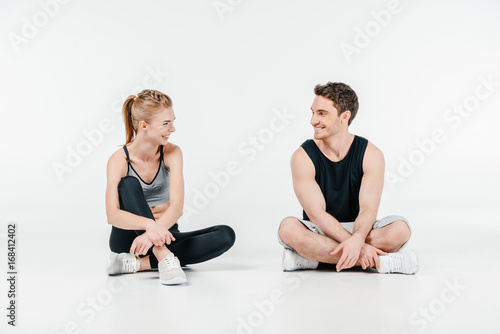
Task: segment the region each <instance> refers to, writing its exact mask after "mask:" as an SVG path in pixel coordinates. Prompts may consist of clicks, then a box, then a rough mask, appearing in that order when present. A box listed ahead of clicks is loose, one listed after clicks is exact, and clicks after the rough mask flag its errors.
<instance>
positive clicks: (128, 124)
mask: <svg viewBox="0 0 500 334" xmlns="http://www.w3.org/2000/svg"><path fill="white" fill-rule="evenodd" d="M135 99H136V96H135V95H130V96H129V97H128V98H127V99H126V100H125V103H124V104H123V110H122V112H123V121H124V122H125V134H126V138H127V139H126V142H125V145H127V144H128V143H130V142H131V141H132V139H134V136H135V133H136V130H135V129H134V123H133V121H132V106H133V105H134V100H135Z"/></svg>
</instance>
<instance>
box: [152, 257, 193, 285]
mask: <svg viewBox="0 0 500 334" xmlns="http://www.w3.org/2000/svg"><path fill="white" fill-rule="evenodd" d="M158 272H159V273H160V283H161V284H165V285H175V284H182V283H186V282H187V279H186V274H184V271H183V270H182V268H181V264H180V262H179V259H178V258H177V257H175V256H174V253H170V254H168V255H167V256H165V258H164V259H163V260H161V261H160V262H159V263H158Z"/></svg>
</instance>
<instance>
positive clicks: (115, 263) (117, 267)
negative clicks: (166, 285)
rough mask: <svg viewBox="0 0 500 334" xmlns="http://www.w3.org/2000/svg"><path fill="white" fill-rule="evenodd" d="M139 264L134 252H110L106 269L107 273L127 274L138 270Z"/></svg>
mask: <svg viewBox="0 0 500 334" xmlns="http://www.w3.org/2000/svg"><path fill="white" fill-rule="evenodd" d="M140 265H141V263H140V262H139V260H138V259H137V257H136V256H135V255H134V254H130V253H120V254H118V253H113V252H111V254H110V255H109V258H108V263H107V265H106V269H107V271H108V275H118V274H129V273H135V272H137V271H139V267H140Z"/></svg>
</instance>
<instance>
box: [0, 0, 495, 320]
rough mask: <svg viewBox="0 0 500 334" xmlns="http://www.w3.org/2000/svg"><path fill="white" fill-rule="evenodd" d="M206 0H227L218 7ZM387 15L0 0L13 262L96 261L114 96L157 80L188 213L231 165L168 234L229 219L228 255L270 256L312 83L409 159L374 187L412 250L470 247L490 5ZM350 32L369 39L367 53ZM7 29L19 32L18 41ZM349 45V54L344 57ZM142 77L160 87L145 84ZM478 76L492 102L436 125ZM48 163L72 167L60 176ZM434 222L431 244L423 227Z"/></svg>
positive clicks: (489, 139)
mask: <svg viewBox="0 0 500 334" xmlns="http://www.w3.org/2000/svg"><path fill="white" fill-rule="evenodd" d="M47 3H48V4H51V5H43V4H47ZM218 3H219V4H221V3H223V4H226V6H229V7H225V8H226V9H225V11H224V10H223V11H222V12H221V10H219V11H218V10H217V9H216V6H215V5H216V4H218ZM54 4H57V5H56V7H54ZM47 6H48V7H47ZM389 7H390V6H389V2H388V1H364V2H348V1H320V0H314V1H284V0H278V1H235V0H233V1H228V0H226V1H184V2H181V1H176V2H174V1H129V0H127V1H123V0H122V1H106V2H102V1H77V0H73V1H69V2H68V3H67V4H60V3H58V2H54V1H49V0H42V1H40V2H37V1H16V2H8V3H7V2H2V3H1V4H0V16H1V21H0V22H1V23H0V36H1V37H2V38H1V39H0V44H1V51H0V68H1V81H0V96H1V105H0V110H1V111H0V112H1V116H2V117H1V124H2V129H1V131H0V142H1V144H0V156H1V157H2V162H1V164H0V175H1V176H2V177H1V180H0V222H1V224H2V225H3V226H4V227H3V228H2V229H1V233H2V239H3V240H2V245H5V226H6V224H7V222H18V223H19V234H18V237H19V240H20V241H19V244H20V249H19V254H20V256H21V259H23V260H25V261H28V260H27V259H28V258H30V257H31V258H32V259H33V261H34V259H35V258H36V259H37V261H38V260H39V261H48V262H49V263H48V265H47V266H46V267H44V269H42V271H41V272H40V273H39V274H40V275H42V274H43V275H47V274H49V273H50V270H51V269H50V268H51V266H52V267H54V266H56V267H58V268H64V265H65V263H66V262H65V261H61V260H60V258H59V256H60V254H61V253H66V252H70V251H69V249H78V250H79V251H80V254H85V253H82V252H85V249H87V248H88V249H92V252H93V253H95V254H98V255H100V256H102V260H100V259H93V260H92V261H95V263H96V265H97V264H98V265H101V263H103V262H104V259H105V258H106V254H107V252H108V246H107V238H108V234H109V229H110V227H109V226H108V225H107V223H106V218H105V208H104V191H105V180H106V175H105V169H106V162H107V159H108V157H109V156H110V155H111V154H112V153H113V152H114V151H115V150H117V149H119V145H121V144H123V142H124V140H125V134H124V129H123V122H122V120H121V115H120V107H121V103H122V102H123V101H124V99H125V98H126V97H127V96H128V95H129V94H131V93H133V94H137V93H138V92H139V91H140V89H142V88H154V89H158V90H160V91H162V92H164V93H166V94H168V95H169V96H170V97H171V98H172V99H173V102H174V110H175V113H176V116H177V120H176V122H175V125H176V128H177V132H176V133H175V134H174V135H172V136H171V141H172V142H173V143H175V144H177V145H179V146H180V147H181V148H182V149H183V152H184V159H185V180H186V184H185V185H186V199H185V203H186V205H188V206H191V207H195V206H196V205H195V204H194V201H195V198H196V194H197V192H198V191H199V192H201V193H205V195H206V194H207V193H206V190H205V188H206V187H207V185H208V184H209V183H210V182H212V178H211V176H210V173H218V172H220V171H222V170H223V169H224V168H225V166H226V165H227V163H228V162H230V161H233V160H234V161H237V162H238V164H239V166H240V168H241V172H240V173H239V174H238V175H235V176H232V177H231V178H230V180H229V184H228V185H224V186H223V187H218V190H219V191H218V194H216V195H211V197H210V196H209V197H210V198H209V199H208V202H209V203H208V204H207V205H206V207H204V208H202V209H199V208H198V209H197V211H198V212H196V213H193V211H191V213H192V214H190V216H189V217H188V218H184V219H183V220H182V221H181V226H180V227H181V230H190V229H195V228H201V227H205V226H209V225H215V224H222V223H223V224H228V225H230V226H232V227H233V228H234V229H235V231H236V233H237V243H236V245H235V247H234V249H233V250H232V252H233V255H238V254H260V253H262V254H274V255H272V256H275V257H276V262H277V263H279V256H280V248H279V246H278V245H277V241H276V239H275V233H276V229H277V227H278V224H279V222H280V220H281V219H282V218H283V217H285V216H287V215H299V214H300V213H301V209H300V207H299V204H298V202H297V200H296V199H295V196H294V194H293V190H292V185H291V177H290V171H289V159H290V156H291V154H292V153H293V151H294V150H295V149H296V148H297V147H298V146H299V145H300V144H301V143H302V142H303V141H304V140H306V139H307V138H310V137H311V136H312V131H311V126H310V124H309V117H310V110H309V108H310V105H311V103H312V100H313V98H314V93H313V87H314V86H315V85H316V84H318V83H326V82H327V81H341V82H345V83H347V84H349V85H350V86H351V87H352V88H353V89H354V90H355V91H356V92H357V94H358V97H359V101H360V109H359V112H358V115H357V117H356V119H355V120H354V122H353V124H352V125H351V127H350V130H351V132H353V133H356V134H358V135H361V136H363V137H366V138H368V139H369V140H370V141H371V142H373V143H374V144H375V145H377V146H378V147H379V148H381V149H382V151H383V152H384V154H385V158H386V171H387V173H388V174H389V173H392V175H398V173H399V170H400V169H401V168H402V167H401V161H402V160H406V161H408V160H409V159H410V157H411V156H413V157H416V156H419V157H420V160H418V164H414V165H413V167H412V168H413V169H412V172H410V173H408V174H409V175H405V176H404V177H402V178H401V179H399V180H398V182H396V183H395V184H392V185H389V184H387V183H386V187H385V190H384V194H383V200H382V202H383V203H382V205H381V208H380V211H379V215H380V216H383V215H388V214H402V215H405V216H407V217H408V218H409V219H410V221H411V222H412V224H413V225H412V226H413V228H414V236H413V239H412V243H413V245H414V246H415V247H416V248H417V249H434V250H436V251H445V250H446V249H448V248H449V247H451V246H450V245H453V246H456V247H457V248H456V249H455V250H453V251H457V250H458V251H463V252H465V251H466V249H469V248H474V249H476V248H478V247H479V248H480V247H484V243H483V242H482V239H481V238H482V237H483V236H484V235H488V236H490V237H493V236H496V237H498V236H499V228H498V226H497V224H498V223H499V218H498V216H499V215H498V214H499V213H500V212H499V210H498V200H499V197H500V196H499V195H498V186H499V183H500V182H499V181H500V177H499V174H498V170H499V167H500V158H499V157H498V153H499V149H498V145H497V141H498V139H497V138H498V125H499V121H500V116H499V114H498V111H499V106H500V66H499V63H498V60H499V59H500V45H499V38H498V36H500V24H499V23H498V12H499V9H500V5H499V4H498V2H496V1H439V2H436V1H414V0H413V1H410V0H404V1H401V2H399V5H398V6H396V7H397V12H396V13H394V12H393V13H392V14H390V17H387V16H384V17H383V18H382V19H384V20H385V23H384V24H380V23H377V19H376V17H379V20H380V19H381V18H380V17H381V15H382V16H383V14H381V13H385V14H387V13H389V12H388V8H389ZM44 8H45V9H44ZM47 8H49V9H47ZM45 12H50V13H49V14H51V15H48V14H44V13H45ZM377 13H378V14H377ZM44 18H45V19H47V20H45V21H44ZM31 24H36V25H38V26H35V31H33V29H31V30H30V29H29V28H27V25H31ZM370 29H371V30H370ZM367 30H368V31H367ZM27 31H29V32H30V34H31V35H29V34H28V35H29V36H28V35H26V34H27ZM360 31H361V32H364V33H368V34H369V35H371V36H368V37H365V44H366V45H360V44H359V43H360V40H361V39H362V37H360V34H361V33H360ZM13 36H17V37H13ZM15 38H18V40H19V39H20V38H24V40H23V42H22V43H20V44H17V45H16V43H13V42H12V41H13V40H14V39H15ZM366 38H367V39H366ZM347 44H349V45H351V47H356V48H357V53H353V54H351V55H350V56H348V55H346V54H345V52H343V51H342V45H344V47H345V45H347ZM155 70H156V72H160V73H161V74H160V75H158V74H157V77H156V80H150V79H151V78H150V77H149V79H147V78H148V76H151V74H150V73H151V72H154V71H155ZM481 78H483V79H484V80H488V78H489V80H490V81H493V82H494V83H495V84H496V86H493V87H492V88H491V91H488V90H487V89H485V88H484V87H483V88H481V92H482V93H484V94H486V93H487V94H488V97H486V98H484V99H482V100H477V99H476V101H479V103H478V105H477V106H475V107H473V108H470V109H473V110H472V111H471V112H467V114H466V116H463V117H462V116H460V123H455V121H453V122H451V121H450V120H449V119H448V121H447V119H446V115H448V116H450V115H451V114H447V110H449V109H450V108H454V106H455V105H457V104H463V103H465V101H469V102H470V101H474V98H473V96H474V94H475V92H476V89H477V87H478V86H481V85H482V81H481V80H482V79H481ZM145 79H147V80H149V82H150V83H151V84H150V85H149V87H144V86H143V82H144V80H145ZM273 110H280V111H283V110H286V113H288V114H292V115H293V116H290V118H289V120H288V124H286V126H285V127H284V129H283V130H282V131H280V132H274V134H273V138H272V139H269V140H268V142H266V143H261V144H262V145H263V146H264V147H263V148H262V150H261V151H257V154H256V156H255V157H253V156H252V158H250V155H249V154H242V152H241V150H238V148H239V147H240V148H241V147H247V148H248V147H250V146H249V143H248V142H249V138H250V137H255V136H257V137H258V136H259V134H261V136H262V134H263V133H264V132H263V131H267V130H264V129H265V128H269V124H270V122H271V119H273V117H275V115H276V114H275V113H274V112H273ZM456 115H457V114H455V115H454V117H455V118H454V119H455V120H456V119H457V117H458V116H456ZM103 121H104V122H108V123H109V124H110V125H109V128H110V129H111V130H109V131H107V133H102V136H99V135H96V136H97V137H94V139H95V144H90V146H89V141H88V139H87V137H86V136H85V132H92V131H94V130H96V129H99V125H100V124H101V122H103ZM456 122H458V121H456ZM436 129H441V131H442V133H443V134H444V135H443V136H444V137H445V138H446V140H444V142H441V143H437V144H435V146H434V147H432V148H429V150H430V151H429V152H427V153H428V154H426V155H423V154H421V153H415V152H417V151H418V150H419V146H418V145H417V143H416V142H422V141H423V140H428V139H429V138H431V136H432V133H433V131H436ZM438 131H439V130H438ZM92 133H94V134H95V131H94V132H92ZM267 133H269V132H267ZM96 138H97V139H96ZM266 139H267V137H266ZM83 146H85V148H86V149H87V151H85V154H81V155H80V158H81V160H79V161H78V162H77V163H74V165H73V166H68V162H67V159H70V158H68V156H69V154H70V153H69V152H70V151H73V150H75V151H76V150H78V148H80V149H81V148H82V147H83ZM89 147H90V148H89ZM419 154H420V155H419ZM422 157H423V158H422ZM73 162H74V161H73ZM55 165H58V166H61V165H66V166H68V169H67V170H65V172H64V173H62V174H61V173H59V175H58V173H57V172H56V170H55V169H54V166H55ZM457 222H460V223H457ZM465 226H467V227H470V226H475V228H476V229H477V230H478V231H480V233H479V232H478V234H477V236H478V238H477V239H475V240H470V239H469V238H468V237H467V236H466V235H465V234H461V236H460V237H459V239H457V238H455V237H453V236H454V235H456V233H457V231H460V230H461V229H462V228H464V227H465ZM437 230H439V231H442V233H441V234H439V237H438V238H437V237H435V236H432V235H430V234H431V233H432V231H437ZM424 231H425V233H424ZM28 240H29V242H28ZM447 245H448V246H447ZM2 247H5V246H2ZM492 249H493V248H492ZM492 249H490V248H488V249H487V250H486V248H485V252H490V251H491V250H492ZM82 250H83V251H82ZM453 251H451V250H450V252H453ZM494 251H496V252H497V253H496V254H498V250H496V248H495V249H494ZM2 254H4V253H3V251H2ZM42 254H43V256H42ZM4 258H5V256H3V255H2V260H1V261H5V259H4ZM20 261H21V260H20ZM74 261H90V260H88V259H86V258H85V257H83V258H79V259H75V260H74ZM2 263H3V262H2ZM20 263H21V264H22V261H21V262H20ZM25 263H27V262H25ZM25 270H28V269H25ZM277 270H278V265H277ZM21 279H22V275H21ZM26 284H27V283H26ZM3 290H4V289H3V286H2V294H3ZM21 312H22V309H21ZM26 320H27V319H25V321H26Z"/></svg>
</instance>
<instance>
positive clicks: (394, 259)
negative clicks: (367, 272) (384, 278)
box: [389, 254, 404, 272]
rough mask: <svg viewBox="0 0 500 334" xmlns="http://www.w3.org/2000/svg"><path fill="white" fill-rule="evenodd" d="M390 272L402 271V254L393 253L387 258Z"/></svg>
mask: <svg viewBox="0 0 500 334" xmlns="http://www.w3.org/2000/svg"><path fill="white" fill-rule="evenodd" d="M389 262H390V267H389V268H391V272H402V271H403V269H404V263H403V256H402V254H394V255H393V256H391V257H390V258H389Z"/></svg>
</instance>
